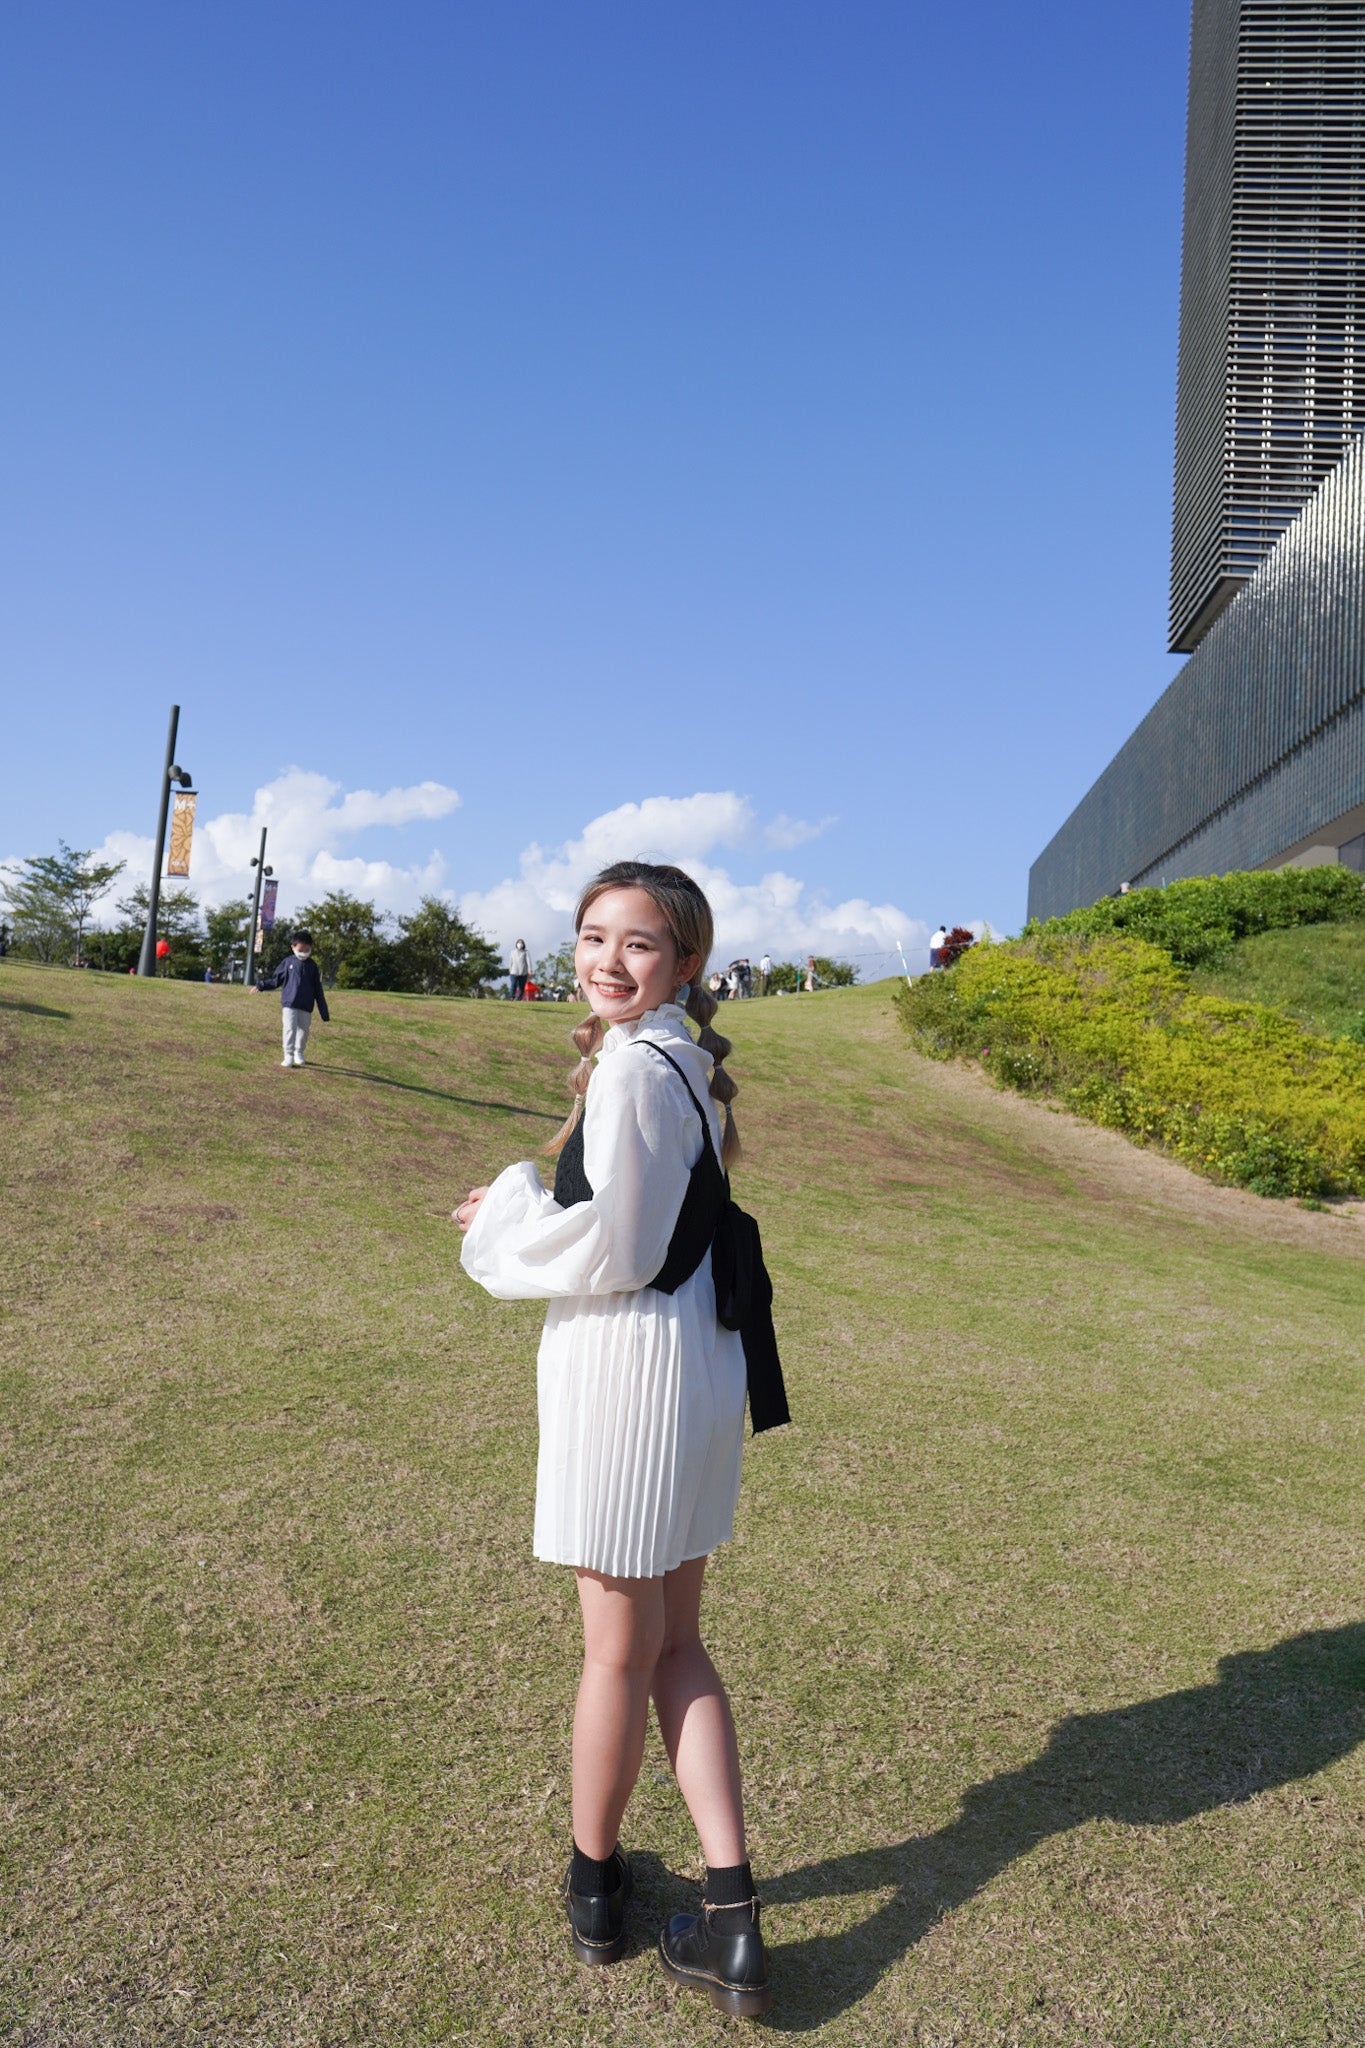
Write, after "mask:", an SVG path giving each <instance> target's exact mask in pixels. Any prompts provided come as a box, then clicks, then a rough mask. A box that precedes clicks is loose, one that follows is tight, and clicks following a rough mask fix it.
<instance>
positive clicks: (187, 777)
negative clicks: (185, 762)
mask: <svg viewBox="0 0 1365 2048" xmlns="http://www.w3.org/2000/svg"><path fill="white" fill-rule="evenodd" d="M193 781H194V777H193V776H192V775H191V774H190V771H189V769H188V768H182V769H181V771H180V787H181V788H182V789H188V788H189V786H190V784H191V783H192V782H193Z"/></svg>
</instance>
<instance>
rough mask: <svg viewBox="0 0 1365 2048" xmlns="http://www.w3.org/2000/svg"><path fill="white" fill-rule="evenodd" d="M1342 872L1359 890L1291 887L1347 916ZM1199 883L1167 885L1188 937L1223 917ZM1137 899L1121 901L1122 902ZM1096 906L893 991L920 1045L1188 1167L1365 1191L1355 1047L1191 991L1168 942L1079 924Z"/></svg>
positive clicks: (1276, 1186)
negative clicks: (1200, 892)
mask: <svg viewBox="0 0 1365 2048" xmlns="http://www.w3.org/2000/svg"><path fill="white" fill-rule="evenodd" d="M1342 872H1343V871H1342V870H1340V869H1335V870H1330V869H1329V870H1322V869H1309V870H1307V871H1306V875H1307V877H1308V878H1312V877H1314V876H1318V875H1327V876H1329V877H1330V876H1337V877H1339V876H1341V874H1342ZM1224 879H1225V881H1228V882H1232V883H1241V882H1244V881H1245V882H1250V883H1255V884H1259V883H1261V882H1262V881H1263V880H1268V881H1271V882H1277V881H1279V880H1280V878H1279V877H1277V876H1271V877H1265V878H1263V877H1261V876H1259V875H1254V876H1247V877H1242V876H1234V877H1227V878H1224ZM1348 880H1349V881H1350V882H1352V883H1353V884H1354V895H1351V894H1350V893H1349V892H1344V891H1342V890H1341V886H1340V883H1339V882H1336V883H1334V884H1333V885H1332V887H1331V888H1327V889H1324V888H1323V885H1322V884H1321V883H1319V884H1318V885H1317V886H1316V888H1315V889H1313V890H1309V891H1307V892H1305V893H1304V895H1303V896H1302V897H1301V898H1300V899H1299V900H1300V904H1301V907H1302V908H1311V907H1312V906H1313V905H1314V904H1318V905H1323V904H1330V903H1337V904H1342V905H1345V904H1349V905H1350V908H1349V909H1348V910H1347V911H1346V914H1347V915H1350V916H1356V915H1359V911H1358V910H1357V909H1356V908H1355V904H1356V901H1357V899H1358V898H1359V897H1360V894H1361V890H1360V884H1359V881H1358V880H1356V878H1354V877H1348ZM1200 886H1201V885H1199V884H1179V885H1174V886H1173V887H1172V889H1170V890H1168V891H1166V892H1164V893H1165V894H1166V895H1167V896H1172V895H1174V893H1175V887H1180V888H1181V889H1182V890H1184V891H1185V892H1187V893H1186V896H1185V905H1186V906H1188V907H1189V914H1188V915H1185V914H1184V906H1182V907H1181V911H1182V914H1181V915H1180V916H1179V917H1177V918H1173V920H1172V922H1173V923H1177V924H1178V925H1179V928H1180V934H1181V936H1182V938H1184V939H1186V940H1187V941H1192V940H1193V937H1194V935H1195V934H1196V933H1198V932H1201V931H1202V932H1203V933H1205V934H1207V933H1209V932H1211V931H1213V930H1214V929H1216V928H1217V920H1216V919H1215V918H1214V917H1212V916H1210V915H1208V911H1209V909H1210V908H1214V909H1217V908H1219V907H1220V906H1218V905H1216V904H1215V905H1213V906H1210V905H1208V904H1207V903H1206V904H1202V905H1201V904H1200V903H1199V901H1198V899H1197V898H1196V897H1195V896H1194V894H1193V892H1194V891H1196V890H1197V889H1198V888H1199V887H1200ZM1203 886H1204V887H1206V888H1209V887H1211V886H1212V885H1207V884H1206V885H1203ZM1141 893H1142V894H1144V895H1151V894H1155V893H1157V892H1154V891H1143V892H1141ZM1289 897H1290V891H1288V890H1285V891H1284V892H1283V893H1282V894H1280V895H1279V896H1276V895H1274V894H1273V893H1272V894H1271V895H1270V896H1269V897H1267V898H1262V899H1261V901H1260V906H1259V908H1260V911H1261V914H1262V915H1264V914H1265V911H1266V910H1267V908H1268V909H1269V910H1270V911H1271V912H1273V911H1274V910H1275V909H1276V908H1279V909H1284V908H1286V907H1287V900H1286V899H1288V898H1289ZM1229 898H1230V899H1232V900H1233V901H1236V898H1237V891H1236V890H1235V889H1229V890H1227V891H1226V892H1225V897H1224V906H1221V907H1224V908H1225V907H1226V904H1227V901H1228V899H1229ZM1132 900H1133V899H1131V898H1122V899H1119V904H1118V906H1116V907H1122V905H1124V904H1126V903H1128V902H1130V901H1132ZM1242 901H1243V904H1244V905H1245V906H1246V910H1247V912H1248V913H1249V914H1254V913H1255V912H1256V910H1257V907H1258V905H1257V897H1256V892H1254V891H1251V890H1248V891H1247V892H1246V895H1245V896H1244V897H1243V899H1242ZM1097 908H1099V909H1106V908H1107V906H1097ZM1091 915H1093V913H1090V912H1081V913H1076V914H1075V915H1074V916H1073V917H1071V918H1058V919H1055V920H1053V921H1052V922H1051V923H1049V924H1047V925H1044V926H1033V927H1031V928H1030V930H1029V931H1027V932H1026V933H1025V934H1024V936H1023V937H1022V938H1020V939H1016V940H1012V941H1009V942H1007V943H1006V944H1004V945H999V946H976V947H974V948H973V949H972V951H971V952H970V953H968V954H967V955H966V956H965V958H964V959H962V960H961V961H959V962H958V964H957V966H956V967H954V968H952V969H951V970H950V971H949V972H947V973H944V974H936V975H923V976H921V977H920V978H919V980H917V981H916V982H915V983H914V985H913V987H910V988H903V989H902V990H901V991H900V992H899V995H898V998H897V1000H898V1003H899V1005H900V1007H901V1012H902V1016H903V1018H904V1021H905V1023H906V1025H907V1027H908V1029H909V1031H910V1035H911V1038H912V1040H913V1042H914V1043H915V1045H916V1046H917V1047H918V1048H919V1050H920V1051H922V1052H925V1053H927V1054H928V1055H929V1056H930V1057H931V1058H934V1059H949V1058H953V1057H958V1058H967V1059H972V1060H975V1061H978V1062H979V1063H980V1065H981V1066H983V1067H984V1068H985V1069H986V1070H987V1072H988V1073H990V1074H991V1075H993V1076H994V1078H995V1079H996V1080H998V1081H1000V1082H1001V1083H1003V1084H1004V1085H1006V1086H1008V1087H1012V1088H1017V1089H1020V1090H1021V1091H1023V1092H1025V1093H1028V1094H1040V1095H1050V1096H1053V1097H1056V1098H1057V1099H1058V1100H1060V1101H1061V1102H1063V1103H1065V1104H1066V1106H1067V1107H1068V1108H1069V1109H1073V1110H1076V1111H1077V1112H1078V1113H1079V1114H1081V1115H1083V1116H1086V1117H1089V1118H1090V1119H1091V1120H1092V1121H1093V1122H1095V1123H1099V1124H1104V1125H1106V1126H1108V1127H1109V1128H1111V1129H1114V1130H1121V1131H1125V1132H1127V1133H1128V1134H1129V1135H1130V1136H1131V1137H1133V1138H1134V1139H1137V1140H1138V1141H1145V1142H1148V1143H1156V1144H1159V1145H1161V1146H1163V1147H1164V1148H1165V1149H1167V1150H1168V1151H1170V1152H1172V1153H1174V1154H1175V1155H1176V1156H1177V1157H1178V1158H1180V1159H1183V1160H1185V1161H1187V1162H1188V1164H1189V1165H1191V1166H1193V1167H1195V1168H1196V1169H1197V1170H1198V1171H1200V1172H1202V1173H1205V1174H1208V1175H1210V1176H1211V1177H1212V1178H1214V1179H1217V1180H1221V1181H1227V1182H1231V1183H1233V1184H1235V1185H1237V1186H1240V1187H1246V1188H1250V1189H1252V1190H1253V1191H1254V1192H1255V1193H1257V1194H1263V1195H1299V1196H1309V1197H1313V1196H1322V1195H1332V1194H1365V1047H1362V1046H1359V1045H1354V1044H1352V1043H1350V1042H1349V1041H1347V1040H1336V1041H1329V1040H1327V1039H1322V1038H1317V1037H1314V1035H1313V1034H1312V1033H1311V1032H1309V1031H1306V1030H1304V1028H1303V1027H1302V1025H1300V1024H1298V1023H1297V1022H1295V1021H1294V1019H1292V1018H1290V1017H1287V1016H1285V1015H1284V1014H1283V1013H1282V1012H1281V1011H1278V1010H1273V1009H1269V1008H1267V1007H1266V1006H1265V1005H1263V1004H1258V1003H1234V1002H1227V1001H1225V1000H1223V999H1222V998H1220V997H1215V996H1198V995H1195V994H1193V993H1192V992H1191V990H1190V987H1189V981H1188V977H1187V974H1186V972H1185V969H1184V967H1183V966H1182V965H1181V964H1179V963H1178V961H1177V960H1176V959H1175V958H1173V957H1172V953H1171V951H1170V950H1168V949H1167V948H1166V947H1161V946H1157V945H1153V944H1151V943H1150V942H1149V941H1147V940H1145V939H1143V938H1139V937H1134V936H1125V935H1123V934H1122V933H1117V932H1114V931H1113V930H1112V929H1111V930H1110V931H1108V932H1106V931H1104V930H1100V931H1098V932H1086V931H1083V930H1077V929H1076V928H1075V926H1076V923H1077V921H1078V919H1079V918H1082V917H1089V916H1091ZM1331 915H1332V913H1331V912H1330V911H1329V916H1331ZM1341 915H1342V910H1341V909H1340V908H1338V909H1337V910H1336V912H1335V916H1336V917H1340V916H1341ZM1273 921H1274V922H1276V923H1288V922H1319V921H1322V919H1321V918H1314V917H1309V918H1303V917H1299V918H1289V917H1284V916H1280V917H1275V918H1274V920H1273ZM1222 928H1223V929H1227V919H1226V918H1225V919H1224V922H1223V926H1222ZM1246 928H1247V929H1254V930H1266V929H1269V928H1270V925H1269V923H1265V922H1263V923H1258V924H1255V925H1249V926H1247V927H1246ZM1203 957H1205V958H1207V957H1209V955H1208V954H1207V953H1205V954H1204V955H1203Z"/></svg>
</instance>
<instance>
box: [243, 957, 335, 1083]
mask: <svg viewBox="0 0 1365 2048" xmlns="http://www.w3.org/2000/svg"><path fill="white" fill-rule="evenodd" d="M289 944H290V948H291V950H290V952H289V953H287V954H286V955H285V957H284V959H283V960H281V962H280V964H279V966H278V967H277V968H276V969H275V972H274V973H273V974H272V975H271V976H270V977H269V979H268V980H266V981H258V982H257V984H256V988H255V991H254V992H255V994H257V995H260V994H261V993H262V992H263V991H264V990H265V989H268V988H277V989H278V990H279V991H280V1006H281V1008H282V1009H283V1012H284V1058H283V1059H282V1060H281V1061H280V1065H281V1066H282V1067H301V1066H302V1065H303V1049H304V1047H305V1046H306V1045H307V1043H308V1034H309V1032H310V1031H311V1030H312V1028H313V1008H314V1005H315V1004H316V1006H317V1008H318V1010H319V1011H320V1012H321V1015H322V1021H323V1023H324V1024H328V1023H330V1022H331V1019H330V1018H329V1016H328V1014H327V998H326V996H325V995H324V994H323V992H322V976H321V975H320V974H319V973H318V963H317V961H316V960H315V959H314V958H313V935H312V933H311V932H295V934H294V936H293V938H292V939H291V940H290V942H289Z"/></svg>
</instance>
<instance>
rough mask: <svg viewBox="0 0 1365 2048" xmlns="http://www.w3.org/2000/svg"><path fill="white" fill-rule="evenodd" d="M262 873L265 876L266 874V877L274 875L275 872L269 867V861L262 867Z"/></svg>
mask: <svg viewBox="0 0 1365 2048" xmlns="http://www.w3.org/2000/svg"><path fill="white" fill-rule="evenodd" d="M262 872H263V873H265V874H267V875H273V874H274V872H275V870H274V868H272V867H271V865H270V863H269V861H267V862H266V864H265V867H264V869H263V871H262Z"/></svg>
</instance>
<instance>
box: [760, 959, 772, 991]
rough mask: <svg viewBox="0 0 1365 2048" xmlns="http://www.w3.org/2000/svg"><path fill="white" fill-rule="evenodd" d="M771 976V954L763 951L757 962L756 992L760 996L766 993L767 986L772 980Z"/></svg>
mask: <svg viewBox="0 0 1365 2048" xmlns="http://www.w3.org/2000/svg"><path fill="white" fill-rule="evenodd" d="M772 978H773V962H772V955H771V954H770V953H765V954H764V955H763V958H762V959H761V960H760V961H759V963H758V992H759V994H760V995H761V996H766V995H767V993H768V989H769V986H770V985H771V982H772Z"/></svg>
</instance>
